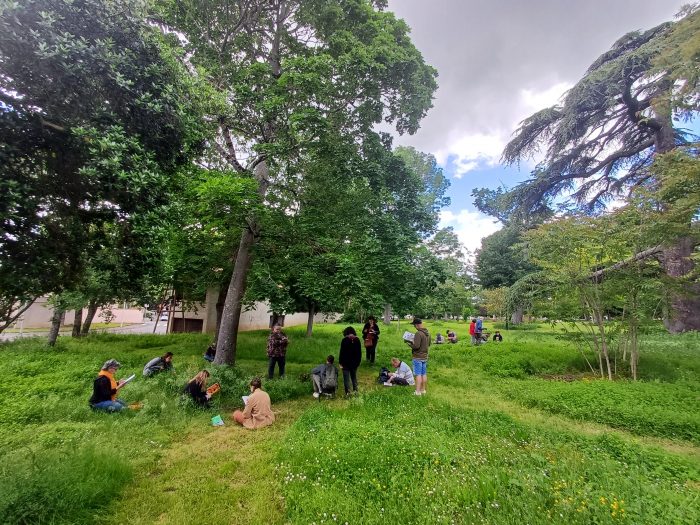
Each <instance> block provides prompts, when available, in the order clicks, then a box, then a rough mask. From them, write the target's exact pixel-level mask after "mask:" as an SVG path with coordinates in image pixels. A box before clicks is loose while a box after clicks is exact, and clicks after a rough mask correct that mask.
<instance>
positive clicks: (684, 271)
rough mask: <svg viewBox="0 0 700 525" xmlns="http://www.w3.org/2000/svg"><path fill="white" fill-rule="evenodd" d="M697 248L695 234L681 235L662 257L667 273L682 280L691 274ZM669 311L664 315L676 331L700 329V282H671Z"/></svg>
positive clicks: (666, 324)
mask: <svg viewBox="0 0 700 525" xmlns="http://www.w3.org/2000/svg"><path fill="white" fill-rule="evenodd" d="M694 249H695V240H694V239H693V238H692V237H689V236H688V237H681V238H680V239H678V241H677V242H676V243H675V244H674V245H673V246H670V247H668V248H666V249H665V250H664V251H663V253H662V257H661V265H662V266H663V269H664V272H665V273H666V275H668V276H669V277H671V278H672V279H673V280H679V279H681V278H683V277H684V276H686V275H688V274H689V273H690V272H691V271H692V270H693V268H694V265H695V263H694V262H693V260H692V259H691V258H690V256H691V255H692V253H693V251H694ZM668 295H669V297H668V306H669V308H668V313H667V315H666V316H665V318H664V326H665V327H666V329H667V330H668V331H669V332H670V333H672V334H677V333H681V332H688V331H691V330H696V331H700V284H698V283H693V284H689V285H687V286H680V285H674V283H672V284H671V286H670V288H669V291H668Z"/></svg>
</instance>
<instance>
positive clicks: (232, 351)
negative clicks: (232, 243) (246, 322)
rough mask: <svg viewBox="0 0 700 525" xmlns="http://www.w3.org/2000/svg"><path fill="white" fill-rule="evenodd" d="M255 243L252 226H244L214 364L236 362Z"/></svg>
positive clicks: (225, 303)
mask: <svg viewBox="0 0 700 525" xmlns="http://www.w3.org/2000/svg"><path fill="white" fill-rule="evenodd" d="M254 244H255V235H254V234H253V231H252V230H251V228H250V227H248V228H244V229H243V233H242V235H241V241H240V244H239V245H238V256H237V257H236V263H235V264H234V266H233V275H232V276H231V282H230V283H229V286H228V291H227V292H226V301H225V302H224V309H223V311H222V312H221V326H220V328H219V335H218V337H217V340H216V356H215V357H214V364H216V365H231V366H233V365H234V364H236V341H237V339H238V327H239V324H240V321H241V309H242V307H243V294H244V293H245V289H246V282H247V279H248V270H249V269H250V263H251V251H252V248H253V245H254Z"/></svg>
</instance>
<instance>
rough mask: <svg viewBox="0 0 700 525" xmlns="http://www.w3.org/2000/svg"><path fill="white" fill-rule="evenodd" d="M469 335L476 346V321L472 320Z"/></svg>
mask: <svg viewBox="0 0 700 525" xmlns="http://www.w3.org/2000/svg"><path fill="white" fill-rule="evenodd" d="M469 335H470V336H471V338H472V344H476V319H472V322H471V323H469Z"/></svg>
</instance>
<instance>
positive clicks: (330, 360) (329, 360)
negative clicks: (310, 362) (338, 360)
mask: <svg viewBox="0 0 700 525" xmlns="http://www.w3.org/2000/svg"><path fill="white" fill-rule="evenodd" d="M334 362H335V357H333V356H332V355H329V356H328V357H326V363H328V364H329V365H332V364H333V363H334Z"/></svg>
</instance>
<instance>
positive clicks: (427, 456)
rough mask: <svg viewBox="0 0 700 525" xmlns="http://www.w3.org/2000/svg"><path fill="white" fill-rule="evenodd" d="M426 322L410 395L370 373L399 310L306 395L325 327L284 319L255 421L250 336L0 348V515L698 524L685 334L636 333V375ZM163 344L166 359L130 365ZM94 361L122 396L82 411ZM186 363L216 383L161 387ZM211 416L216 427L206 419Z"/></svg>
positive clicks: (513, 336)
mask: <svg viewBox="0 0 700 525" xmlns="http://www.w3.org/2000/svg"><path fill="white" fill-rule="evenodd" d="M428 327H429V329H430V331H431V333H432V334H434V333H436V332H437V331H441V332H443V333H444V332H445V331H446V329H447V328H452V329H456V330H457V333H458V335H459V336H460V338H461V342H460V343H459V344H457V345H440V346H438V345H433V346H432V347H431V358H430V362H429V370H428V374H429V380H430V382H429V385H428V391H429V394H428V396H425V397H416V396H413V395H412V393H411V391H410V389H404V388H392V389H388V388H384V387H382V386H381V385H378V384H376V382H375V377H376V376H377V374H378V372H379V368H380V366H381V365H386V364H387V363H388V360H389V358H390V357H391V356H392V355H396V356H397V357H399V358H401V359H404V360H407V361H409V362H410V352H409V351H408V348H407V346H406V345H405V344H403V343H402V342H401V334H402V333H403V331H404V330H405V329H407V328H408V325H407V324H405V323H402V324H401V325H400V326H397V325H396V324H394V325H393V326H391V327H383V326H382V336H381V338H380V343H379V346H378V355H377V363H376V364H375V365H374V366H370V365H368V364H363V366H362V367H361V369H360V381H361V386H360V390H361V394H360V395H359V396H357V397H353V398H351V399H347V400H346V399H343V398H342V396H341V397H339V398H337V399H334V400H330V401H323V402H318V401H315V400H314V399H313V398H312V397H311V395H310V392H311V386H310V383H309V382H308V380H306V381H303V379H305V374H306V373H308V371H309V370H310V368H312V367H313V366H315V365H316V364H318V363H320V362H321V361H323V359H324V358H325V356H326V355H327V354H329V353H332V354H335V355H336V356H337V351H338V347H339V343H340V339H341V337H342V336H341V332H342V329H343V326H342V325H319V326H316V327H315V330H314V336H313V337H312V338H311V339H306V338H305V337H304V330H303V329H302V327H298V328H291V329H288V330H287V333H288V335H289V336H290V341H291V342H290V349H289V353H288V365H287V378H286V379H284V380H279V379H275V380H273V381H264V384H263V387H264V389H265V390H267V391H268V392H269V393H270V395H271V398H272V400H273V405H274V409H275V412H276V413H277V415H278V421H277V422H276V424H275V425H274V426H272V427H270V428H267V429H263V430H260V431H255V432H250V431H246V430H244V429H242V428H240V427H236V426H234V425H233V424H231V419H230V412H231V410H233V409H235V408H238V407H240V405H241V401H240V396H241V395H243V394H245V393H246V384H247V381H248V380H249V379H250V378H251V377H252V376H254V375H264V373H265V371H266V365H267V363H266V358H265V339H266V332H265V331H257V332H247V333H242V334H240V336H239V343H240V348H239V353H238V362H237V367H236V368H235V369H227V368H219V367H213V366H211V365H208V364H207V363H206V362H205V361H203V360H202V359H201V354H202V352H203V350H204V349H205V348H206V346H207V344H208V341H209V340H208V338H207V336H204V335H198V334H197V335H194V334H181V335H114V334H104V335H96V336H91V337H88V338H86V339H83V340H72V339H69V338H61V339H59V342H58V344H57V346H56V347H55V348H54V349H48V348H46V347H45V346H44V344H43V342H42V341H40V340H36V339H32V340H21V341H16V342H13V343H5V344H2V345H0V374H2V377H3V379H4V381H3V382H2V383H0V465H1V466H0V522H1V523H32V524H34V523H115V524H116V523H155V522H158V523H173V524H175V523H178V524H179V523H182V524H185V523H196V522H208V523H317V524H320V523H346V522H347V523H465V524H466V523H504V524H505V523H549V522H552V521H554V522H565V521H566V522H573V523H617V522H627V523H688V524H691V523H692V524H695V523H698V522H699V521H700V503H699V501H700V473H699V470H700V446H699V445H700V403H698V401H699V400H700V399H698V392H700V339H699V338H698V337H697V334H686V335H682V336H676V337H669V336H664V335H662V334H659V335H651V336H647V338H646V339H645V340H644V341H643V346H642V360H641V363H640V373H641V377H642V380H641V381H638V382H636V383H635V382H631V381H628V380H618V381H615V382H612V383H610V382H608V381H602V380H599V379H596V378H594V377H592V375H591V374H590V373H588V374H586V369H587V365H586V364H585V360H584V359H583V357H582V355H581V353H580V352H579V351H578V349H577V348H576V347H574V346H573V344H572V343H571V342H569V341H568V340H566V339H564V338H562V337H561V333H560V332H559V331H558V330H557V328H556V327H554V328H551V327H547V326H538V327H530V329H528V330H514V331H508V332H505V331H503V333H504V342H503V343H501V344H499V345H496V344H493V343H489V344H487V345H484V346H481V347H478V348H473V347H470V346H469V345H468V344H467V341H466V339H467V334H466V326H465V325H464V324H463V323H460V324H457V323H429V325H428ZM356 328H359V326H356ZM165 351H172V352H174V353H175V367H176V370H175V372H174V373H173V374H168V375H162V376H157V377H155V378H152V379H149V380H145V379H143V378H141V374H140V371H141V368H142V367H143V364H144V363H145V362H146V361H148V360H149V359H150V358H152V357H154V356H156V355H160V354H162V353H164V352H165ZM111 357H115V358H117V359H119V360H120V361H121V362H122V363H123V368H122V369H121V370H120V374H119V376H120V377H126V376H127V375H130V374H131V373H136V374H137V379H136V380H135V381H134V382H133V383H131V384H130V385H128V386H127V387H125V389H124V390H123V394H122V397H124V398H125V399H126V400H127V401H129V402H132V401H140V402H142V403H143V408H142V409H141V410H139V411H133V412H128V413H122V414H114V415H108V414H101V413H94V412H92V411H91V410H90V409H89V407H88V406H87V399H88V397H89V395H90V391H91V384H92V379H93V378H94V376H95V374H96V372H97V370H98V369H99V367H100V365H101V364H102V362H103V361H105V360H106V359H108V358H111ZM591 357H592V356H588V358H589V359H591ZM205 365H207V368H208V369H210V370H211V371H212V374H213V379H214V380H216V381H218V382H220V384H221V385H222V387H223V390H222V393H221V395H220V396H218V398H217V399H216V401H215V403H214V407H213V408H212V409H210V410H208V411H203V410H198V409H196V408H194V407H192V406H190V405H189V403H187V402H183V401H182V400H181V399H180V395H179V392H180V389H181V388H182V386H183V385H184V383H185V382H186V380H187V379H188V378H190V377H192V376H193V375H194V374H195V373H196V372H197V371H198V370H199V369H201V368H203V367H204V366H205ZM564 375H568V376H571V377H573V378H574V379H575V380H573V381H568V382H567V381H561V380H558V379H559V378H560V377H561V376H564ZM341 388H342V387H341ZM216 414H221V415H222V417H223V418H224V420H225V422H226V425H225V426H224V427H218V428H216V427H212V426H211V425H210V418H211V417H212V416H213V415H216Z"/></svg>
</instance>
